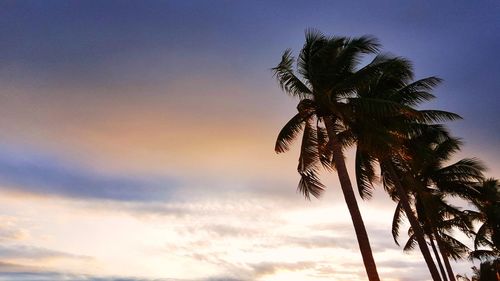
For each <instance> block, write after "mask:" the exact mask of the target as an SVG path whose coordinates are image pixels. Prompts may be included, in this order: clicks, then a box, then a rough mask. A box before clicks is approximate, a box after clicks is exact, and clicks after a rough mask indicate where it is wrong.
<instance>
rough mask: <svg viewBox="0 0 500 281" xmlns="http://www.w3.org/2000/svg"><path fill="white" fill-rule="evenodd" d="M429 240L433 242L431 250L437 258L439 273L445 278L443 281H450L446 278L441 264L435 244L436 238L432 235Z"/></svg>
mask: <svg viewBox="0 0 500 281" xmlns="http://www.w3.org/2000/svg"><path fill="white" fill-rule="evenodd" d="M436 239H437V238H436ZM429 240H430V242H431V248H432V251H433V252H434V256H435V257H436V261H437V264H438V266H439V271H440V272H441V277H442V278H443V281H448V278H446V271H445V270H444V267H443V263H442V262H441V258H440V257H439V253H438V250H437V249H436V244H435V243H434V237H433V236H432V235H429Z"/></svg>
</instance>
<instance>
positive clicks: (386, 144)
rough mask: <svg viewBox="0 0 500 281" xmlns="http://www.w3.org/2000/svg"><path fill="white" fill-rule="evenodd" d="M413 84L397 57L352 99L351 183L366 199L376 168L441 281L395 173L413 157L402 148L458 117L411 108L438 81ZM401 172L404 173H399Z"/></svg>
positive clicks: (407, 66)
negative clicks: (353, 167) (353, 145)
mask: <svg viewBox="0 0 500 281" xmlns="http://www.w3.org/2000/svg"><path fill="white" fill-rule="evenodd" d="M412 81H413V70H412V67H411V63H410V62H409V61H407V60H405V59H402V58H394V59H392V63H389V64H386V65H385V69H384V70H383V71H381V72H380V73H379V74H378V76H375V77H373V79H372V82H371V83H369V84H365V85H362V87H360V88H358V89H357V97H356V98H355V99H354V100H353V101H351V103H350V104H351V105H352V109H351V110H352V112H354V114H353V115H352V116H354V118H352V119H351V120H349V122H350V123H349V124H348V125H349V127H350V131H351V133H352V134H353V135H354V137H353V138H355V139H356V140H357V150H356V180H357V183H358V189H359V192H360V194H361V196H362V197H363V198H369V197H370V196H371V192H372V190H373V188H374V186H373V182H374V181H376V180H377V176H376V174H375V171H376V166H377V165H379V168H380V171H381V175H382V181H383V185H384V187H385V189H386V190H387V191H390V192H389V194H390V195H391V196H392V197H393V198H394V199H396V200H397V201H399V208H401V209H402V210H403V211H404V212H405V214H406V216H407V218H408V220H409V222H410V225H411V226H412V229H413V231H414V235H415V238H416V240H417V244H418V246H419V248H420V251H421V252H422V255H423V257H424V259H425V261H426V263H427V266H428V268H429V271H430V273H431V276H432V278H433V279H434V280H441V278H440V276H439V272H438V270H437V268H436V265H435V264H434V261H433V260H432V256H431V254H430V251H429V249H428V247H427V244H426V241H425V236H424V232H423V229H422V228H421V226H420V224H419V222H418V219H417V216H416V214H415V213H414V210H413V209H412V207H411V205H410V202H411V200H412V199H411V196H409V194H408V191H407V190H406V188H405V186H404V185H403V176H404V175H399V174H398V173H397V171H398V170H400V169H403V168H405V167H406V165H407V164H406V162H408V161H410V160H411V157H412V155H411V154H410V153H409V152H408V151H406V148H405V146H404V144H405V143H406V142H407V141H408V140H409V139H411V138H414V137H416V136H419V135H421V134H422V133H423V132H425V131H426V130H427V129H428V128H429V127H435V128H439V127H441V126H440V125H438V124H436V123H437V122H442V121H449V120H455V119H458V118H460V117H459V116H458V115H456V114H454V113H450V112H445V111H439V110H416V109H415V108H414V107H415V106H416V105H419V104H420V103H421V102H422V101H426V100H430V99H432V98H434V96H433V95H432V94H431V93H430V90H432V88H433V87H434V86H435V85H437V84H438V83H439V82H440V79H438V78H436V77H428V78H425V79H421V80H418V81H414V82H412ZM403 170H404V169H403Z"/></svg>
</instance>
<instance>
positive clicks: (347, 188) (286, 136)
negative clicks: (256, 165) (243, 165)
mask: <svg viewBox="0 0 500 281" xmlns="http://www.w3.org/2000/svg"><path fill="white" fill-rule="evenodd" d="M378 48H379V44H378V43H377V40H376V39H374V38H372V37H367V36H363V37H359V38H353V39H350V38H345V37H329V38H328V37H325V36H324V35H322V34H321V33H320V32H318V31H314V30H308V31H307V32H306V42H305V44H304V47H303V48H302V50H301V52H300V55H299V57H298V61H297V68H298V73H299V74H300V75H301V76H302V78H298V77H297V76H296V75H295V72H294V69H293V64H294V58H293V57H292V56H291V51H290V50H286V51H285V52H284V54H283V56H282V60H281V62H280V63H279V64H278V66H276V67H275V68H273V71H274V74H275V76H276V77H277V80H278V82H279V84H280V85H281V87H282V89H283V90H284V91H285V92H286V93H288V94H290V95H291V96H293V97H297V98H299V99H300V102H299V104H298V106H297V109H298V113H297V114H296V115H295V116H294V117H292V119H290V121H288V123H287V124H286V125H285V126H284V127H283V129H282V130H281V131H280V133H279V135H278V139H277V141H276V147H275V151H276V152H277V153H280V152H285V151H287V150H288V148H289V145H290V144H291V142H292V141H293V140H294V139H295V138H297V136H298V134H299V133H300V132H301V131H302V130H303V134H302V145H301V150H300V156H299V165H298V172H299V174H300V176H301V180H300V182H299V186H298V189H299V190H300V191H301V192H302V193H303V194H304V196H305V197H306V198H310V196H311V195H312V196H314V197H318V196H319V195H320V194H321V192H322V191H323V190H324V188H325V186H324V185H323V184H322V183H321V182H320V180H319V178H318V169H319V167H320V166H321V164H322V165H323V166H324V167H325V168H326V169H328V170H332V169H336V171H337V175H338V178H339V181H340V186H341V189H342V192H343V195H344V199H345V201H346V204H347V207H348V209H349V213H350V215H351V219H352V221H353V225H354V230H355V233H356V237H357V240H358V245H359V248H360V251H361V255H362V258H363V263H364V266H365V269H366V272H367V275H368V279H369V280H370V281H379V280H380V278H379V276H378V273H377V268H376V265H375V261H374V259H373V254H372V250H371V247H370V242H369V239H368V235H367V233H366V229H365V226H364V222H363V219H362V217H361V213H360V211H359V208H358V204H357V201H356V197H355V195H354V191H353V188H352V184H351V181H350V178H349V174H348V171H347V168H346V164H345V160H344V153H343V147H344V145H345V144H346V143H345V142H346V141H348V140H346V139H343V138H342V136H341V134H340V132H341V131H342V130H343V120H344V116H343V111H344V108H345V107H346V104H345V98H346V97H348V96H349V95H350V94H352V92H353V91H354V90H355V89H356V88H357V87H359V85H360V84H363V83H365V81H367V80H369V78H370V77H372V76H373V75H375V74H376V73H378V72H379V71H380V67H381V66H382V65H383V64H384V63H385V61H384V60H378V61H376V62H374V63H371V64H369V65H367V66H365V67H363V68H361V69H357V68H358V65H359V60H360V58H361V56H362V55H364V54H374V53H376V52H377V51H378ZM320 163H321V164H320Z"/></svg>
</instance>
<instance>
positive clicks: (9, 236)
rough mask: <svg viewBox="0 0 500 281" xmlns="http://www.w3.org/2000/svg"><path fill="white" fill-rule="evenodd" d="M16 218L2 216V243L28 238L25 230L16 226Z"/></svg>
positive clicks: (0, 238) (0, 219) (0, 220)
mask: <svg viewBox="0 0 500 281" xmlns="http://www.w3.org/2000/svg"><path fill="white" fill-rule="evenodd" d="M16 221H17V219H16V218H14V217H8V216H0V241H2V242H4V241H12V240H23V239H25V238H27V237H28V233H27V231H26V230H25V229H22V228H20V227H18V226H17V224H16Z"/></svg>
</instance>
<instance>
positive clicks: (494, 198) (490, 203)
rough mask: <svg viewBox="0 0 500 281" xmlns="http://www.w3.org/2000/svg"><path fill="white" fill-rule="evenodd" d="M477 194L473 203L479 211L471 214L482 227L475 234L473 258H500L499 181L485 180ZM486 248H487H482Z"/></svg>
mask: <svg viewBox="0 0 500 281" xmlns="http://www.w3.org/2000/svg"><path fill="white" fill-rule="evenodd" d="M476 190H477V194H476V196H474V197H472V198H471V200H470V201H471V203H472V204H473V205H474V206H475V207H476V208H477V210H478V211H471V210H468V212H469V214H470V215H471V216H473V217H474V218H475V219H477V220H478V221H480V222H482V225H481V226H480V227H479V229H478V230H477V233H475V235H476V237H475V239H474V251H473V252H472V253H471V258H476V259H491V258H496V259H498V257H500V183H499V182H498V180H497V179H493V178H490V179H485V180H483V181H482V182H480V183H479V184H478V185H477V188H476ZM483 246H486V247H487V248H486V249H485V248H480V247H483Z"/></svg>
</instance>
